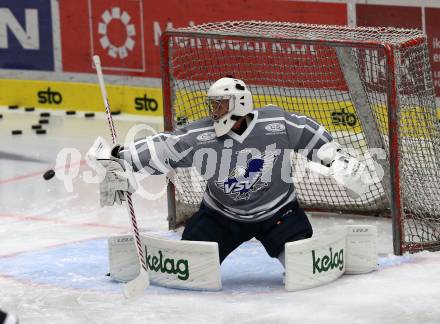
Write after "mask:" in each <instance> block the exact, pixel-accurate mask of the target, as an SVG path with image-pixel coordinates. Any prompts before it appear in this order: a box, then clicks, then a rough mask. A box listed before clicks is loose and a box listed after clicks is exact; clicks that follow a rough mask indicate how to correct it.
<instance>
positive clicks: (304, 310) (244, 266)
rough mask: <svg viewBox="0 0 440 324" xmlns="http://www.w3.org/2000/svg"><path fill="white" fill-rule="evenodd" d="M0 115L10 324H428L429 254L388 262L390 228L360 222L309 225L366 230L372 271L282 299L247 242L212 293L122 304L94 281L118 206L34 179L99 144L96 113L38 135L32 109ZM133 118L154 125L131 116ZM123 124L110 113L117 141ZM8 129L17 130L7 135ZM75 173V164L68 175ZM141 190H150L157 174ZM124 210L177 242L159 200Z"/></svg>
mask: <svg viewBox="0 0 440 324" xmlns="http://www.w3.org/2000/svg"><path fill="white" fill-rule="evenodd" d="M0 113H2V114H3V115H4V118H3V119H2V120H0V126H1V127H0V136H1V141H0V161H1V163H0V207H1V208H0V308H3V309H5V310H8V311H11V312H14V313H16V314H17V315H18V317H19V318H20V323H63V324H68V323H121V322H126V323H228V324H230V323H440V309H439V307H438V301H439V300H440V253H429V252H422V253H418V254H415V255H405V256H402V257H396V256H393V255H392V254H391V252H392V245H391V244H392V243H391V242H392V239H391V223H390V221H389V220H387V219H378V218H369V217H364V218H349V217H340V216H328V215H325V216H323V215H312V216H311V221H312V223H313V225H314V228H315V231H320V230H323V229H325V228H328V227H329V226H333V225H335V224H355V223H368V224H374V225H376V226H377V227H378V232H379V252H380V257H379V270H378V271H376V272H374V273H371V274H367V275H358V276H354V275H353V276H343V277H342V278H341V279H339V280H337V281H335V282H333V283H331V284H329V285H326V286H322V287H318V288H314V289H310V290H306V291H301V292H293V293H289V292H286V291H285V290H284V287H283V283H282V271H283V270H282V268H281V266H280V264H279V263H278V261H277V260H274V259H271V258H269V257H268V256H267V255H266V253H265V251H264V249H263V248H262V247H261V245H260V244H259V242H257V241H255V240H253V241H250V242H247V243H245V244H243V245H242V246H241V247H240V248H239V249H237V250H236V251H235V252H234V253H233V254H231V255H230V256H229V257H228V259H227V260H226V261H225V262H224V263H223V265H222V269H221V270H222V282H223V289H222V291H220V292H195V291H188V290H175V289H166V288H161V287H156V286H151V287H150V288H149V289H148V290H146V291H145V294H144V295H142V296H140V297H139V298H136V299H134V300H125V299H124V297H123V295H122V287H121V285H120V284H119V283H116V282H113V281H111V280H110V279H109V278H108V277H106V276H105V274H106V273H107V272H108V269H107V264H108V261H107V248H106V238H107V237H108V236H109V235H110V234H114V233H123V232H126V231H127V230H128V229H129V223H128V217H127V215H126V212H125V209H124V208H123V207H112V208H100V207H99V205H98V194H97V186H96V185H90V184H86V183H84V181H83V179H82V178H81V177H78V178H76V179H75V180H74V182H73V191H72V192H68V191H67V190H66V188H65V187H64V184H63V182H62V181H61V180H60V179H59V178H53V179H52V180H50V181H45V180H43V178H42V174H43V173H44V172H45V171H46V170H48V169H51V168H54V166H55V160H56V156H57V153H58V152H59V151H60V150H61V149H62V148H65V147H70V148H77V149H79V151H80V152H81V155H82V156H83V155H84V153H85V152H86V151H87V149H88V148H89V146H90V145H91V144H92V143H93V141H94V139H95V137H96V136H98V135H103V136H105V137H107V139H108V140H109V136H108V130H107V123H106V121H105V119H104V117H103V116H102V115H98V116H97V117H96V118H94V119H84V118H82V117H80V116H76V117H75V116H69V117H65V116H64V115H63V114H62V113H58V114H56V113H55V115H54V116H52V117H50V120H51V122H50V124H49V126H48V127H47V129H48V134H47V135H44V136H40V135H35V134H34V132H33V131H32V130H31V125H32V124H34V123H37V121H38V119H39V117H38V113H39V111H36V112H30V113H24V112H20V111H19V112H11V111H8V110H6V109H0ZM138 122H144V123H149V124H150V125H152V126H153V127H155V128H157V129H159V128H160V127H161V126H160V125H159V124H157V123H156V122H155V121H152V120H146V119H145V120H143V117H142V118H138ZM134 123H135V122H134V121H133V120H131V119H130V118H127V117H124V116H119V117H118V118H117V119H116V129H117V131H118V132H119V133H120V134H119V135H120V136H123V135H125V134H126V132H127V131H128V129H129V128H130V126H132V125H133V124H134ZM12 129H23V131H24V132H23V133H24V134H23V135H21V136H12V135H11V134H10V131H11V130H12ZM86 170H87V166H86V165H85V164H84V163H83V164H81V165H80V169H79V174H80V175H82V174H83V171H86ZM61 171H65V170H64V169H63V168H62V169H59V170H57V172H61ZM142 185H143V187H144V188H147V189H148V190H150V191H153V190H155V191H156V192H158V191H160V188H162V187H163V185H164V178H163V177H160V176H159V177H150V178H147V179H145V180H142ZM134 205H135V209H136V212H137V216H138V222H139V225H140V227H141V228H142V229H143V230H145V231H150V232H156V233H162V235H168V236H169V237H170V238H173V239H178V238H179V237H180V233H179V232H176V233H174V232H172V233H170V232H167V222H166V215H167V211H166V198H165V197H164V196H162V197H160V198H158V199H155V200H146V199H142V198H140V197H138V196H135V197H134Z"/></svg>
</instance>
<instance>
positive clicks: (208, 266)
mask: <svg viewBox="0 0 440 324" xmlns="http://www.w3.org/2000/svg"><path fill="white" fill-rule="evenodd" d="M141 236H142V242H143V245H144V247H145V250H146V256H147V263H148V271H149V273H150V281H151V283H153V284H156V285H159V286H165V287H172V288H184V289H196V290H220V289H221V288H222V283H221V275H220V261H219V255H218V245H217V243H215V242H200V241H176V240H169V239H165V238H162V237H159V236H157V235H151V234H142V235H141Z"/></svg>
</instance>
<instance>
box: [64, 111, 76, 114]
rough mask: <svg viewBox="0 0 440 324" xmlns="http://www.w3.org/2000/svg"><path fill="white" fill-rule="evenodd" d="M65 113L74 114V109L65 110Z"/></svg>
mask: <svg viewBox="0 0 440 324" xmlns="http://www.w3.org/2000/svg"><path fill="white" fill-rule="evenodd" d="M66 115H76V111H75V110H66Z"/></svg>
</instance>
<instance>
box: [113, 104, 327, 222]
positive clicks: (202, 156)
mask: <svg viewBox="0 0 440 324" xmlns="http://www.w3.org/2000/svg"><path fill="white" fill-rule="evenodd" d="M252 115H253V116H252V120H251V121H250V122H249V123H248V127H247V129H246V130H245V132H244V133H243V134H241V135H238V134H237V133H235V132H233V131H232V130H231V131H229V132H228V133H227V134H226V135H224V136H221V137H216V135H215V132H214V127H213V124H212V120H211V119H209V118H205V119H201V120H198V121H195V122H192V123H190V124H188V125H187V126H185V127H183V128H181V129H179V130H176V131H174V132H172V133H159V134H157V135H154V136H151V137H148V138H146V139H143V140H139V141H136V142H134V143H132V145H130V147H129V148H126V149H125V150H123V151H121V153H120V155H121V156H120V157H121V158H124V159H125V160H128V161H130V162H131V163H132V165H133V168H134V170H135V171H140V172H148V173H150V174H161V173H168V172H169V171H170V170H171V169H173V168H180V167H190V166H194V167H195V168H196V169H197V170H198V172H199V173H200V175H201V176H202V177H203V178H204V179H206V180H207V188H206V191H205V194H204V196H203V201H204V203H205V205H207V206H208V207H210V208H212V209H215V210H216V211H218V212H219V213H221V214H223V215H225V216H227V217H230V218H233V219H236V220H239V221H244V222H256V221H261V220H264V219H267V218H269V217H271V216H273V215H274V214H275V213H276V212H277V211H278V210H279V209H281V208H282V207H283V206H284V205H286V204H287V203H289V202H292V201H294V200H295V199H296V193H295V189H294V186H293V183H292V181H291V178H290V172H291V167H292V166H291V158H290V157H291V153H292V150H293V151H295V152H299V153H301V154H303V155H304V156H306V157H307V158H309V159H311V157H312V154H313V152H314V150H316V149H319V148H320V147H321V146H322V145H324V144H325V143H328V142H330V141H331V140H332V136H331V135H330V134H329V133H328V132H327V131H326V130H325V129H324V127H323V126H321V125H319V124H318V123H316V122H315V121H314V120H313V119H311V118H308V117H305V116H300V115H297V114H294V113H290V112H285V111H284V110H282V109H280V108H278V107H276V106H266V107H263V108H260V109H256V110H254V111H253V112H252Z"/></svg>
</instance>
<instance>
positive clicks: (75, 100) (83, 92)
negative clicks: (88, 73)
mask: <svg viewBox="0 0 440 324" xmlns="http://www.w3.org/2000/svg"><path fill="white" fill-rule="evenodd" d="M0 89H2V91H1V92H0V105H5V106H6V105H19V106H21V107H28V106H31V107H40V108H50V109H72V108H74V109H77V110H83V111H98V112H99V111H101V112H103V111H104V106H103V103H102V97H101V92H100V90H99V85H98V84H93V83H73V82H57V81H31V80H8V79H0ZM107 92H108V97H109V102H110V104H111V108H112V111H122V112H125V113H130V114H138V115H148V116H156V117H161V116H163V110H162V107H163V105H162V90H161V89H160V88H141V87H129V86H119V85H107Z"/></svg>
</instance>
